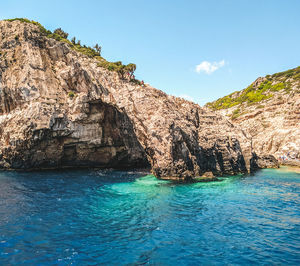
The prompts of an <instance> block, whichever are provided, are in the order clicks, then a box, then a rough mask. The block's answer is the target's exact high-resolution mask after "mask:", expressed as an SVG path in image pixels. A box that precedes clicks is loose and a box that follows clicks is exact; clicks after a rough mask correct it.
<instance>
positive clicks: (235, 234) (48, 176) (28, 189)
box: [0, 169, 300, 265]
mask: <svg viewBox="0 0 300 266" xmlns="http://www.w3.org/2000/svg"><path fill="white" fill-rule="evenodd" d="M299 206H300V174H299V173H295V172H288V171H282V170H272V169H268V170H262V171H260V172H257V173H256V174H255V175H253V176H248V177H242V176H236V177H230V178H225V179H224V180H223V181H221V182H213V183H197V184H174V183H171V182H167V181H159V180H157V179H155V178H154V177H153V176H151V175H146V176H145V173H142V172H120V171H87V170H84V171H83V170H80V171H78V170H77V171H75V170H74V171H61V172H55V171H52V172H32V173H16V172H0V264H1V265H14V264H18V265H20V264H22V265H70V264H72V265H99V264H106V265H107V264H114V265H116V264H122V265H124V264H125V265H127V264H150V265H151V264H155V265H198V264H204V265H223V264H232V265H236V264H247V265H248V264H267V265H269V264H276V265H286V264H292V265H297V264H298V265H299V264H300V208H299Z"/></svg>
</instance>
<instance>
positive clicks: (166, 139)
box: [0, 21, 256, 179]
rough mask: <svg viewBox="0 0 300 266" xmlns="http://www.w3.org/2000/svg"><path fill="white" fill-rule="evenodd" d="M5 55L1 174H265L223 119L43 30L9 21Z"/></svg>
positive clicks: (0, 84)
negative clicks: (86, 170) (140, 170)
mask: <svg viewBox="0 0 300 266" xmlns="http://www.w3.org/2000/svg"><path fill="white" fill-rule="evenodd" d="M0 53H1V55H0V168H3V169H9V168H13V169H32V168H38V169H39V168H61V167H80V166H95V167H113V168H125V167H126V168H134V167H147V166H151V169H152V172H153V174H154V175H155V176H157V177H158V178H165V179H191V178H198V177H200V176H202V175H204V176H216V175H227V174H230V175H231V174H237V173H244V172H247V171H249V170H251V167H252V165H256V164H255V163H254V161H255V159H254V157H253V156H252V150H251V142H250V141H249V139H247V137H246V136H245V134H244V133H243V131H242V130H240V129H239V128H237V127H235V126H234V125H233V124H232V123H231V122H229V121H227V120H226V119H224V118H223V117H222V116H220V115H218V114H215V113H213V112H211V111H208V110H204V109H202V108H200V107H199V106H198V105H197V104H194V103H192V102H189V101H186V100H184V99H181V98H177V97H174V96H169V95H167V94H165V93H163V92H162V91H160V90H157V89H155V88H152V87H151V86H149V85H146V86H141V85H139V84H138V83H134V82H130V81H129V80H128V79H126V78H123V77H120V75H118V73H117V72H114V71H110V70H108V69H105V68H103V67H101V66H99V64H98V63H99V61H97V59H95V58H92V57H89V56H87V55H84V54H82V53H79V52H77V51H76V50H74V49H72V47H71V45H70V43H66V42H63V41H57V40H55V39H53V38H49V37H47V36H45V34H44V33H43V31H41V29H40V27H39V26H38V25H35V24H33V23H26V22H21V21H12V22H11V21H1V22H0ZM252 157H253V158H252Z"/></svg>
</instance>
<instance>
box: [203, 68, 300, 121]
mask: <svg viewBox="0 0 300 266" xmlns="http://www.w3.org/2000/svg"><path fill="white" fill-rule="evenodd" d="M294 88H296V90H298V91H299V90H300V67H297V68H293V69H290V70H287V71H284V72H279V73H275V74H273V75H267V76H266V77H265V78H263V79H262V80H261V82H258V84H255V82H254V83H252V84H251V85H250V86H248V87H247V88H246V89H244V90H242V91H237V92H233V93H231V94H229V95H227V96H225V97H222V98H220V99H218V100H216V101H214V102H210V103H207V104H206V106H207V107H208V108H210V109H213V110H220V109H226V108H230V107H233V106H237V107H239V106H240V105H241V104H245V103H246V104H247V105H253V104H258V105H259V104H260V103H261V102H262V101H264V100H267V99H270V98H272V97H274V95H275V94H277V93H278V92H284V93H290V92H291V91H292V89H294ZM238 113H239V109H238V108H237V109H236V110H235V111H234V112H233V116H238ZM233 118H234V117H233Z"/></svg>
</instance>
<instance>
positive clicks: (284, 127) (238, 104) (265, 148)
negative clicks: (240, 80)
mask: <svg viewBox="0 0 300 266" xmlns="http://www.w3.org/2000/svg"><path fill="white" fill-rule="evenodd" d="M206 107H207V108H208V109H210V110H211V109H213V110H215V111H216V112H217V113H218V114H221V115H224V116H227V117H228V119H230V120H231V122H232V123H233V124H234V125H235V126H237V127H240V128H242V129H243V131H244V132H245V135H246V136H247V138H248V139H249V140H250V141H251V143H252V148H253V151H254V152H256V154H258V155H259V157H263V156H264V155H265V154H271V155H273V156H274V157H275V158H277V159H279V158H280V157H281V156H283V155H284V156H287V158H290V160H291V161H297V159H298V160H299V159H300V67H297V68H295V69H290V70H288V71H285V72H280V73H276V74H273V75H268V76H266V77H263V78H262V77H261V78H258V79H257V80H256V81H254V82H253V83H252V84H251V85H250V86H249V87H248V88H246V89H244V90H242V91H238V92H234V93H232V94H231V95H228V96H225V97H223V98H221V99H219V100H217V101H215V102H213V103H210V104H207V105H206Z"/></svg>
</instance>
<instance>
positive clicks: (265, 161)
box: [252, 154, 279, 170]
mask: <svg viewBox="0 0 300 266" xmlns="http://www.w3.org/2000/svg"><path fill="white" fill-rule="evenodd" d="M253 162H254V163H253V164H252V167H253V169H252V170H256V169H263V168H279V162H278V161H277V160H276V158H275V157H274V156H273V155H269V154H267V155H261V156H257V155H256V154H254V156H253Z"/></svg>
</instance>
